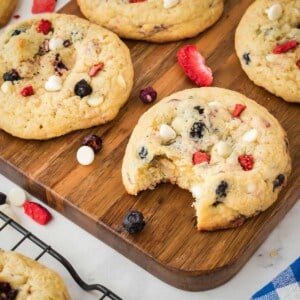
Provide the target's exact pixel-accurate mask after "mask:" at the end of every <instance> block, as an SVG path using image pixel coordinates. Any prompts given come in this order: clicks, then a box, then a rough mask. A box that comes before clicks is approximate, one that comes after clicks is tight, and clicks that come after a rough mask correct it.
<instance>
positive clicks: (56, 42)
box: [49, 38, 64, 51]
mask: <svg viewBox="0 0 300 300" xmlns="http://www.w3.org/2000/svg"><path fill="white" fill-rule="evenodd" d="M62 48H64V40H63V39H61V38H52V39H50V40H49V49H50V50H52V51H56V50H60V49H62Z"/></svg>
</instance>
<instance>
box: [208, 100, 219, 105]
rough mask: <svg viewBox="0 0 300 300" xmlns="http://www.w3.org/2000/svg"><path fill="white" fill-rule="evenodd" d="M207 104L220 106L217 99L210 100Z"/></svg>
mask: <svg viewBox="0 0 300 300" xmlns="http://www.w3.org/2000/svg"><path fill="white" fill-rule="evenodd" d="M208 106H220V102H218V101H212V102H209V103H208Z"/></svg>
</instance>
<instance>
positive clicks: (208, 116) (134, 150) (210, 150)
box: [122, 88, 291, 230]
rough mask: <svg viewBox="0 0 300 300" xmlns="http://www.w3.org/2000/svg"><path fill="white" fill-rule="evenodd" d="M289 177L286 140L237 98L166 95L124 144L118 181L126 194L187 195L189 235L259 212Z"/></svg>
mask: <svg viewBox="0 0 300 300" xmlns="http://www.w3.org/2000/svg"><path fill="white" fill-rule="evenodd" d="M290 170H291V160H290V156H289V151H288V142H287V137H286V133H285V131H284V130H283V129H282V127H281V126H280V124H279V122H278V121H277V120H276V119H275V118H274V117H273V116H272V115H271V114H270V113H269V112H268V111H267V110H266V109H265V108H264V107H262V106H260V105H259V104H257V103H256V102H255V101H253V100H250V99H248V98H247V97H245V96H243V95H241V94H239V93H237V92H233V91H230V90H226V89H221V88H199V89H190V90H184V91H181V92H177V93H175V94H172V95H170V96H169V97H166V98H164V99H163V100H161V101H160V102H159V103H157V104H156V105H154V106H153V107H152V108H151V109H149V110H148V111H147V112H146V113H144V115H143V116H142V117H141V118H140V120H139V121H138V124H137V125H136V127H135V128H134V130H133V133H132V135H131V137H130V140H129V142H128V145H127V148H126V152H125V156H124V159H123V166H122V177H123V183H124V186H125V188H126V190H127V192H128V193H129V194H133V195H136V194H137V193H138V192H140V191H142V190H146V189H153V188H155V186H156V185H157V184H159V183H161V182H166V181H169V182H171V183H174V184H177V185H178V186H179V187H181V188H183V189H187V190H189V191H190V192H191V193H192V195H193V197H194V198H195V202H194V207H195V210H196V215H197V228H198V229H199V230H215V229H219V228H228V227H235V226H238V225H241V224H242V223H243V222H244V220H245V219H246V218H249V217H251V216H254V215H256V214H258V213H259V212H261V211H264V210H266V209H267V208H268V207H269V206H271V205H272V204H273V203H274V202H275V201H276V199H277V197H278V194H279V192H280V190H281V189H282V187H283V186H284V185H285V184H286V182H287V178H288V176H289V174H290ZM169 200H170V205H172V201H171V199H169ZM187 205H190V204H189V203H187Z"/></svg>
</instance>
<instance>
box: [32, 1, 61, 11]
mask: <svg viewBox="0 0 300 300" xmlns="http://www.w3.org/2000/svg"><path fill="white" fill-rule="evenodd" d="M55 4H56V0H33V4H32V8H31V12H32V13H33V14H40V13H45V12H54V9H55Z"/></svg>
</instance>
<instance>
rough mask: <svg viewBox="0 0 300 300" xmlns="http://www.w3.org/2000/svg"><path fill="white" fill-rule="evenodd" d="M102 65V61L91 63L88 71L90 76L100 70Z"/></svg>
mask: <svg viewBox="0 0 300 300" xmlns="http://www.w3.org/2000/svg"><path fill="white" fill-rule="evenodd" d="M103 67H104V63H99V64H97V65H93V66H92V67H91V69H90V71H89V75H90V76H91V77H93V76H95V75H96V74H97V73H98V72H99V71H100V70H102V69H103Z"/></svg>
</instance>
